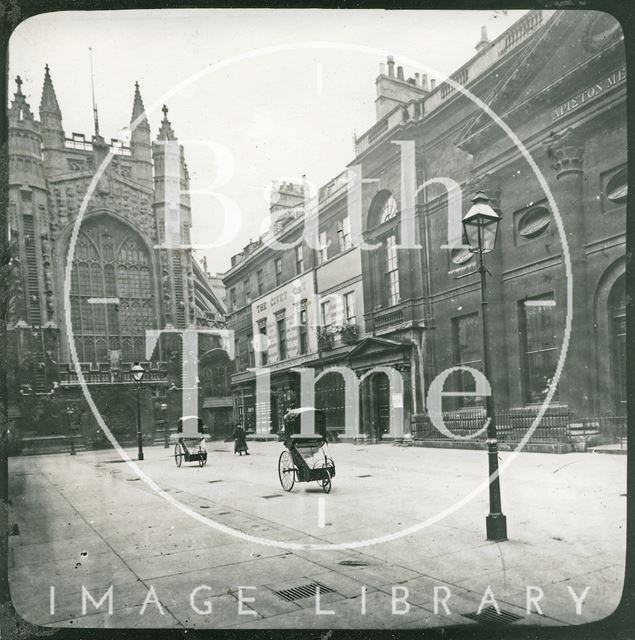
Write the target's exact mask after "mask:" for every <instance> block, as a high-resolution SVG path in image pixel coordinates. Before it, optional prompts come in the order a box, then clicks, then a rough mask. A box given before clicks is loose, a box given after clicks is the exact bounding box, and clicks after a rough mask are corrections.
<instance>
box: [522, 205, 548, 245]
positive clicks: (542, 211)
mask: <svg viewBox="0 0 635 640" xmlns="http://www.w3.org/2000/svg"><path fill="white" fill-rule="evenodd" d="M550 222H551V214H550V213H549V210H548V209H546V208H545V207H534V208H533V209H531V210H529V211H527V213H525V215H523V216H522V218H521V219H520V221H519V223H518V233H519V235H521V236H522V237H523V238H537V237H538V236H539V235H541V234H542V233H544V232H545V231H546V230H547V228H548V227H549V223H550Z"/></svg>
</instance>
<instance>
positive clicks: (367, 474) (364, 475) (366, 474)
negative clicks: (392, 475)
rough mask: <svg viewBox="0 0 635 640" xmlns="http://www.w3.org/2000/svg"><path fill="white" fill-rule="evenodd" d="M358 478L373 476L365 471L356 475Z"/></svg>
mask: <svg viewBox="0 0 635 640" xmlns="http://www.w3.org/2000/svg"><path fill="white" fill-rule="evenodd" d="M357 477H358V478H372V477H373V476H372V475H371V474H370V473H365V474H363V475H361V476H357Z"/></svg>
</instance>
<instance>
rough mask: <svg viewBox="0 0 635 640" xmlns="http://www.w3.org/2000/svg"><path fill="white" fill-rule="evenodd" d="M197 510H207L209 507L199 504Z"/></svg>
mask: <svg viewBox="0 0 635 640" xmlns="http://www.w3.org/2000/svg"><path fill="white" fill-rule="evenodd" d="M198 508H199V509H209V505H208V504H199V505H198Z"/></svg>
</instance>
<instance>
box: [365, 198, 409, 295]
mask: <svg viewBox="0 0 635 640" xmlns="http://www.w3.org/2000/svg"><path fill="white" fill-rule="evenodd" d="M369 222H370V226H371V228H372V229H373V231H371V236H373V237H369V242H371V243H379V244H380V245H381V246H380V247H379V248H378V249H376V250H373V251H372V252H371V254H372V255H371V260H372V262H373V265H374V266H373V274H374V277H373V282H374V284H373V286H374V288H375V300H376V301H377V302H378V303H379V306H382V307H390V306H393V305H396V304H398V303H399V302H400V301H401V293H400V282H399V257H400V256H399V250H398V247H397V245H398V244H399V222H400V215H399V205H398V204H397V200H396V199H395V196H394V195H393V194H392V193H390V191H387V190H384V191H380V192H379V193H378V194H377V195H376V196H375V198H374V200H373V202H372V204H371V207H370V216H369Z"/></svg>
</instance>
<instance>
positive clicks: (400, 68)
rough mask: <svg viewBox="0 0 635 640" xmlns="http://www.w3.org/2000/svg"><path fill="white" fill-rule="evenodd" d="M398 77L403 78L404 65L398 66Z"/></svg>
mask: <svg viewBox="0 0 635 640" xmlns="http://www.w3.org/2000/svg"><path fill="white" fill-rule="evenodd" d="M397 78H398V79H399V80H403V79H404V78H403V67H402V66H398V67H397Z"/></svg>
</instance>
